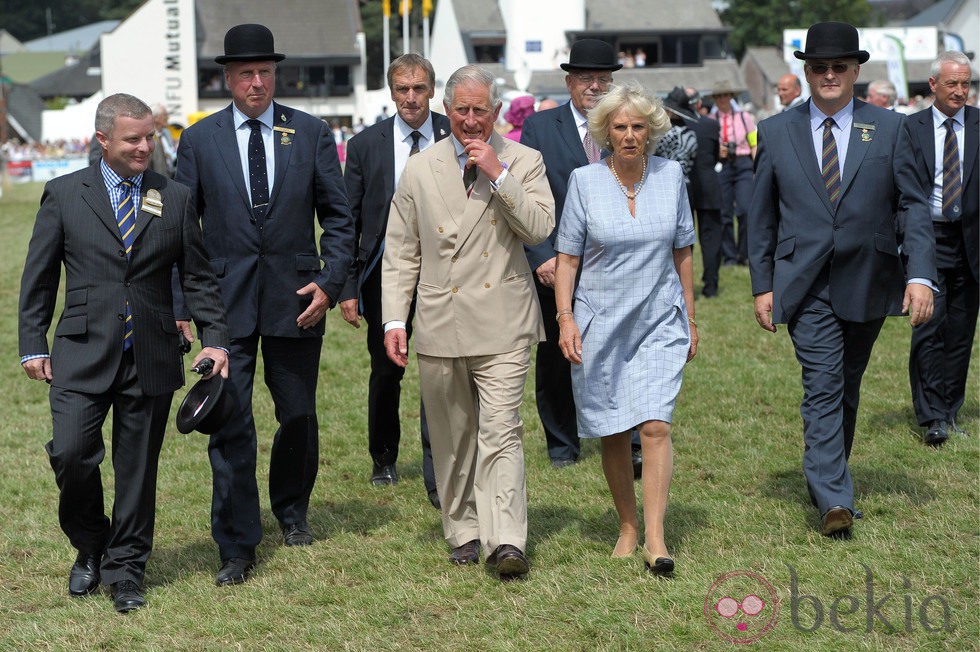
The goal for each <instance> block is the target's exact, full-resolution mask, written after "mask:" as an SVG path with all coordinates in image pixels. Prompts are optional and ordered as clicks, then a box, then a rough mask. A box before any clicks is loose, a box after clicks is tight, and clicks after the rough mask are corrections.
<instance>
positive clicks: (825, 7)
mask: <svg viewBox="0 0 980 652" xmlns="http://www.w3.org/2000/svg"><path fill="white" fill-rule="evenodd" d="M721 20H722V22H723V23H725V24H726V25H728V26H730V27H731V28H732V31H731V33H730V34H729V35H728V44H729V46H730V47H731V49H732V51H733V52H734V54H735V56H736V57H737V58H739V59H741V58H742V55H743V54H744V53H745V49H746V48H747V47H749V46H755V45H774V46H777V47H781V46H782V44H783V30H784V29H793V28H807V27H809V26H810V25H812V24H814V23H819V22H822V21H825V20H839V21H842V22H845V23H851V24H852V25H854V26H856V27H867V26H869V25H870V24H872V22H873V23H874V24H877V23H878V22H879V18H878V16H877V15H875V14H874V13H873V12H872V10H871V5H870V4H869V3H868V0H730V2H729V3H728V8H727V9H725V10H723V11H722V12H721Z"/></svg>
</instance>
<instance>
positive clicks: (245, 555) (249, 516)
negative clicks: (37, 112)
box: [176, 24, 354, 585]
mask: <svg viewBox="0 0 980 652" xmlns="http://www.w3.org/2000/svg"><path fill="white" fill-rule="evenodd" d="M284 58H285V57H284V56H283V55H282V54H278V53H276V52H275V45H274V42H273V37H272V32H270V31H269V30H268V28H266V27H264V26H262V25H253V24H247V25H238V26H236V27H232V28H231V29H230V30H228V33H227V34H226V35H225V54H224V55H223V56H220V57H217V58H216V59H215V61H217V62H218V63H219V64H222V65H224V66H225V81H226V83H227V85H228V88H230V89H231V92H232V96H233V98H234V101H233V102H232V104H231V105H230V106H228V107H227V108H225V109H223V110H221V111H218V112H217V113H215V114H213V115H211V116H208V117H207V118H204V119H203V120H201V121H200V122H198V123H196V124H195V125H193V126H192V127H190V128H188V129H187V130H186V131H184V133H183V134H182V136H181V139H180V145H179V146H178V150H177V176H176V180H177V181H178V182H180V183H183V184H185V185H187V186H188V187H189V188H190V189H191V197H192V199H193V201H194V205H195V207H196V208H197V211H198V214H199V215H200V218H201V222H202V224H203V227H204V244H205V246H206V247H207V250H208V255H209V256H210V259H211V265H212V267H214V269H215V272H216V273H217V276H218V284H219V285H220V286H221V296H222V299H223V300H224V303H225V306H226V307H227V309H228V323H229V327H230V335H231V359H232V370H231V383H230V389H231V392H232V394H233V395H234V397H235V399H236V401H235V403H236V404H237V406H236V408H235V411H234V414H233V415H232V417H231V418H230V419H229V420H228V423H227V424H226V425H225V426H224V427H222V428H221V429H220V430H219V431H218V432H216V433H215V434H214V435H213V436H212V437H211V441H210V443H209V455H210V458H211V470H212V473H213V475H214V478H213V481H214V492H213V496H212V501H213V502H212V510H211V529H212V534H213V536H214V539H215V541H216V542H217V544H218V550H219V553H220V555H221V562H222V568H221V570H220V571H219V572H218V575H217V578H216V582H217V583H218V584H219V585H227V584H237V583H240V582H244V581H245V580H246V579H247V578H248V576H249V573H250V572H251V570H252V568H253V565H254V560H255V547H256V545H258V543H259V540H260V539H261V536H262V524H261V523H260V521H259V497H258V491H257V488H256V481H255V463H256V432H255V422H254V420H253V418H252V387H253V380H254V375H255V364H256V358H257V356H258V350H259V346H260V345H261V348H262V358H263V362H264V365H265V382H266V386H267V387H268V388H269V392H270V393H271V394H272V400H273V403H274V404H275V414H276V420H277V421H278V423H279V428H278V430H277V431H276V433H275V437H274V439H273V444H272V455H271V461H270V465H269V496H270V501H271V506H272V512H273V514H275V516H276V519H278V521H279V526H280V528H281V530H282V534H283V541H284V543H285V544H286V545H287V546H297V545H310V544H311V543H313V536H312V535H311V533H310V529H309V525H308V523H307V510H308V508H309V500H310V493H311V492H312V490H313V484H314V482H315V480H316V474H317V466H318V456H319V453H318V451H319V446H318V440H319V430H318V429H319V426H318V423H317V415H316V387H317V377H318V372H319V363H320V347H321V344H322V340H323V331H324V327H323V321H322V320H323V316H324V314H325V313H326V311H327V309H328V308H330V307H332V306H333V303H334V301H335V299H336V297H338V296H339V295H340V290H341V288H342V287H343V285H344V281H345V280H346V277H347V270H348V268H349V267H350V264H351V259H352V256H353V250H354V224H353V220H352V219H351V215H350V209H349V208H348V207H347V197H346V193H345V191H344V181H343V178H342V176H341V172H340V163H339V161H338V158H337V147H336V145H335V143H334V140H333V137H332V136H331V134H330V128H329V127H328V126H327V124H326V123H324V122H323V121H322V120H318V119H316V118H314V117H313V116H310V115H307V114H306V113H302V112H300V111H296V110H294V109H291V108H289V107H287V106H283V105H281V104H278V103H275V102H273V101H272V93H273V90H274V89H275V86H276V62H278V61H281V60H282V59H284ZM314 214H315V218H314ZM316 220H318V221H319V222H320V226H321V227H322V229H323V233H322V235H321V237H320V250H319V253H318V252H317V243H316V238H315V231H314V227H315V222H316ZM178 316H183V315H181V314H180V313H179V312H178ZM187 334H189V329H187Z"/></svg>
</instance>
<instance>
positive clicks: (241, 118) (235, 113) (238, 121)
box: [231, 102, 275, 129]
mask: <svg viewBox="0 0 980 652" xmlns="http://www.w3.org/2000/svg"><path fill="white" fill-rule="evenodd" d="M274 106H275V104H274V103H273V102H269V108H267V109H266V110H265V111H263V112H262V115H260V116H259V117H258V118H256V119H257V120H258V121H259V122H261V123H262V124H263V125H264V126H266V127H268V128H269V129H272V122H273V119H274V118H273V114H274V113H275V109H274V108H273V107H274ZM231 116H232V119H233V120H234V121H235V129H239V128H241V126H242V125H243V124H245V121H246V120H250V119H251V118H249V117H248V116H247V115H245V114H244V113H242V112H241V111H240V110H239V108H238V107H237V106H235V103H234V102H232V104H231Z"/></svg>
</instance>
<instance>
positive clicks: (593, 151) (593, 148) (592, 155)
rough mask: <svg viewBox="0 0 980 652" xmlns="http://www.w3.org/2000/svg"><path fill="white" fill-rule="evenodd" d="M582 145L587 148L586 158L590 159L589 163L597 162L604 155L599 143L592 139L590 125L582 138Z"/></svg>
mask: <svg viewBox="0 0 980 652" xmlns="http://www.w3.org/2000/svg"><path fill="white" fill-rule="evenodd" d="M582 147H583V148H584V149H585V158H587V159H588V160H589V163H595V162H596V161H598V160H599V158H600V157H601V156H602V155H601V154H600V152H599V147H598V145H596V144H595V141H594V140H592V134H590V133H589V129H588V127H586V129H585V138H583V139H582Z"/></svg>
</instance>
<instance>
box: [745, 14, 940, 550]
mask: <svg viewBox="0 0 980 652" xmlns="http://www.w3.org/2000/svg"><path fill="white" fill-rule="evenodd" d="M795 55H796V57H797V58H798V59H802V60H803V61H804V62H805V63H804V66H803V70H804V72H805V74H806V80H807V83H808V84H809V85H810V94H811V97H810V100H809V101H807V102H805V103H803V104H801V105H799V106H797V107H794V108H792V109H789V110H788V111H784V112H783V113H779V114H777V115H774V116H772V117H771V118H768V119H767V120H764V121H762V123H761V124H760V127H759V140H758V154H757V157H756V187H755V192H754V194H753V197H752V203H751V205H750V210H749V232H748V236H749V262H750V271H751V275H752V294H753V295H754V296H755V317H756V320H757V321H758V322H759V325H760V326H761V327H762V328H764V329H765V330H767V331H771V332H776V326H775V324H778V323H783V324H786V325H787V328H788V330H789V335H790V338H791V340H792V341H793V347H794V349H795V351H796V357H797V360H799V362H800V366H801V367H802V376H803V403H802V406H801V408H800V412H801V414H802V416H803V440H804V444H805V447H804V452H803V472H804V475H805V476H806V481H807V485H808V489H809V492H810V497H811V500H812V501H813V503H814V505H816V507H817V508H818V509H819V510H820V531H821V532H822V533H823V534H825V535H828V536H838V537H841V536H843V537H846V536H848V535H849V534H850V530H851V526H852V524H853V520H854V518H857V517H859V515H860V512H858V511H857V510H855V508H854V488H853V485H852V482H851V475H850V471H849V469H848V465H847V460H848V457H849V455H850V452H851V444H852V442H853V440H854V429H855V421H856V418H857V408H858V398H859V394H860V389H861V377H862V375H863V374H864V370H865V368H866V367H867V364H868V360H869V358H870V357H871V349H872V347H873V345H874V342H875V340H876V339H877V337H878V332H879V331H880V330H881V326H882V323H883V322H884V319H885V316H886V315H897V314H900V313H902V314H904V313H906V312H907V313H908V314H909V317H910V322H911V324H912V326H913V327H916V326H918V325H920V324H923V323H925V322H926V321H928V320H929V318H930V316H931V315H932V307H933V296H932V287H934V286H935V279H936V268H935V263H934V260H933V258H934V255H933V245H932V228H931V224H930V216H929V208H928V204H927V202H926V196H925V193H924V192H923V190H922V187H921V186H920V185H919V183H918V181H917V179H916V172H915V167H914V165H915V164H914V159H913V151H912V147H911V141H910V137H909V133H908V130H907V128H906V126H905V124H904V117H903V116H901V115H899V114H896V113H894V112H892V111H886V110H884V109H881V108H879V107H876V106H871V105H869V104H866V103H864V102H862V101H860V100H856V99H854V83H855V82H856V81H857V78H858V72H859V70H860V65H861V64H862V63H864V62H865V61H867V60H868V57H869V55H868V53H867V52H865V51H864V50H861V49H860V48H859V47H858V32H857V29H855V28H854V27H853V26H851V25H848V24H847V23H838V22H826V23H817V24H816V25H813V26H811V27H810V29H809V30H808V31H807V38H806V49H805V50H804V51H803V52H799V51H797V52H796V53H795ZM900 227H901V228H900ZM900 230H904V241H903V244H902V250H901V254H902V256H903V257H906V258H907V265H906V266H905V267H904V268H903V265H902V259H901V258H900V256H899V247H898V242H897V239H896V234H897V233H899V232H900Z"/></svg>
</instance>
